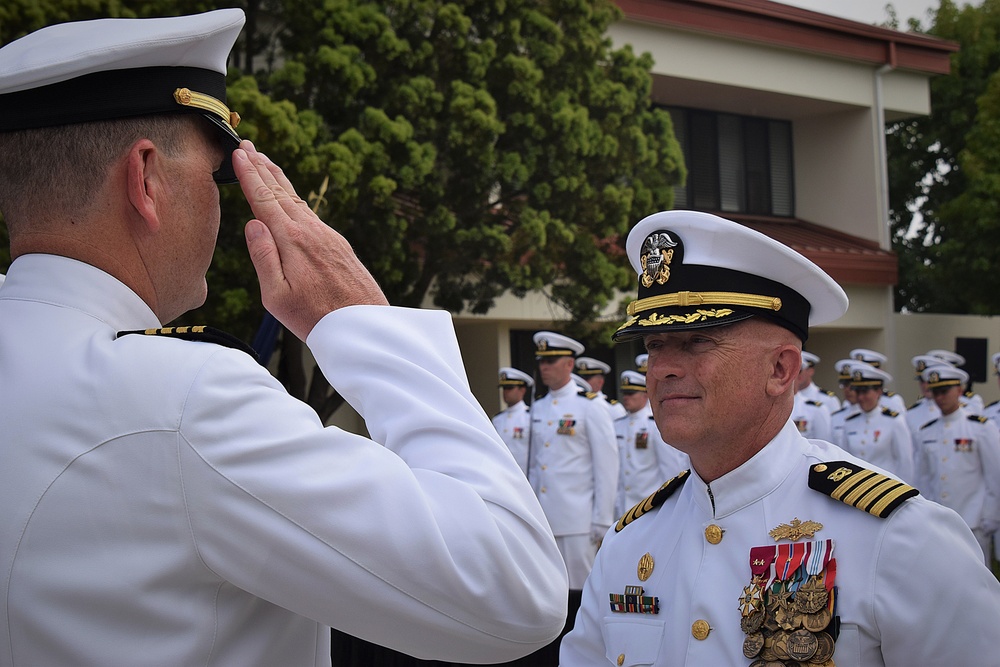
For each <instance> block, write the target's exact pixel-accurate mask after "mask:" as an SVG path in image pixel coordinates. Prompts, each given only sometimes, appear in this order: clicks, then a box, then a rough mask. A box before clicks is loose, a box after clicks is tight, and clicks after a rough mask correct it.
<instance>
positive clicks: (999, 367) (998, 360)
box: [0, 276, 1000, 375]
mask: <svg viewBox="0 0 1000 667" xmlns="http://www.w3.org/2000/svg"><path fill="white" fill-rule="evenodd" d="M2 284H3V277H2V276H0V285H2ZM992 359H993V368H995V369H996V371H997V375H1000V352H997V353H996V354H994V355H993V357H992Z"/></svg>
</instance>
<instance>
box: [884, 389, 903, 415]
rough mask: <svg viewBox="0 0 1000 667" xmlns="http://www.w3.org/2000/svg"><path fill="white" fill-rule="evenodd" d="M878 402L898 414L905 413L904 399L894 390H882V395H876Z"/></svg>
mask: <svg viewBox="0 0 1000 667" xmlns="http://www.w3.org/2000/svg"><path fill="white" fill-rule="evenodd" d="M878 404H879V405H881V406H882V407H883V408H888V409H889V410H892V411H893V412H896V413H899V414H900V415H905V414H906V401H904V400H903V397H902V396H900V395H899V394H897V393H896V392H894V391H884V392H882V395H881V396H879V397H878Z"/></svg>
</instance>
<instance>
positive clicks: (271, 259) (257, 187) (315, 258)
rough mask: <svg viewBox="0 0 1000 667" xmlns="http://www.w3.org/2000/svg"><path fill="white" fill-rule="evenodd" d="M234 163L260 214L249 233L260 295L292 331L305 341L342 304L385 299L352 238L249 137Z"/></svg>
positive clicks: (359, 303)
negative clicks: (321, 215) (303, 195)
mask: <svg viewBox="0 0 1000 667" xmlns="http://www.w3.org/2000/svg"><path fill="white" fill-rule="evenodd" d="M233 166H234V167H235V169H236V175H237V176H238V177H239V180H240V187H241V188H242V189H243V194H244V195H245V196H246V198H247V201H248V202H249V203H250V207H251V208H252V209H253V213H254V215H255V216H256V218H257V219H256V220H251V221H249V222H248V223H247V227H246V236H247V249H248V250H249V251H250V258H251V260H252V261H253V264H254V268H255V269H256V271H257V277H258V280H259V281H260V294H261V301H262V302H263V304H264V307H265V308H267V309H268V311H270V312H271V314H272V315H274V316H275V317H276V318H278V320H279V321H280V322H281V323H282V324H284V325H285V326H286V327H288V329H289V330H290V331H291V332H292V333H293V334H295V335H296V336H298V337H299V338H301V339H302V340H305V338H306V337H307V336H308V335H309V332H310V331H311V330H312V327H313V326H314V325H315V324H316V322H318V321H319V320H320V319H321V318H322V317H323V316H324V315H326V314H327V313H329V312H331V311H333V310H336V309H338V308H343V307H345V306H351V305H361V304H369V305H385V304H386V303H387V302H386V299H385V295H384V294H382V291H381V290H380V289H379V287H378V283H376V282H375V279H374V278H372V276H371V274H370V273H369V272H368V269H366V268H365V266H364V265H363V264H362V263H361V262H360V260H358V258H357V256H356V255H355V254H354V251H353V250H352V248H351V246H350V244H349V243H348V242H347V240H346V239H345V238H344V237H343V236H341V235H340V234H339V233H338V232H337V231H336V230H334V229H333V228H331V227H329V226H327V225H326V224H325V223H324V222H323V221H322V220H320V219H319V218H318V217H317V216H316V214H315V213H313V211H312V210H311V209H310V208H309V206H308V205H307V204H306V203H305V202H304V201H302V199H301V198H299V196H298V195H296V194H295V189H294V188H293V187H292V184H291V183H290V182H289V181H288V178H287V177H286V176H285V174H284V172H282V170H281V169H280V168H278V166H277V165H275V164H274V163H273V162H271V161H270V160H269V159H268V158H267V157H266V156H265V155H263V154H262V153H259V152H257V150H256V149H255V148H254V147H253V144H251V143H250V142H249V141H244V142H242V143H241V144H240V148H238V149H236V151H234V153H233Z"/></svg>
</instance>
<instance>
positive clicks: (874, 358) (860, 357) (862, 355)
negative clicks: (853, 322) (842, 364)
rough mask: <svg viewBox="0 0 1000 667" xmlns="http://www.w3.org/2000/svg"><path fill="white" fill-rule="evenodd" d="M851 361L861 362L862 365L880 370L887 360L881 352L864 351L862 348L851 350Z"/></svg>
mask: <svg viewBox="0 0 1000 667" xmlns="http://www.w3.org/2000/svg"><path fill="white" fill-rule="evenodd" d="M848 356H850V357H851V359H854V360H855V361H863V362H864V363H866V364H868V365H870V366H874V367H875V368H880V367H881V366H882V364H884V363H885V362H886V361H887V360H888V359H889V358H888V357H887V356H885V355H884V354H882V353H881V352H876V351H875V350H866V349H865V348H863V347H859V348H856V349H853V350H851V353H850V355H848Z"/></svg>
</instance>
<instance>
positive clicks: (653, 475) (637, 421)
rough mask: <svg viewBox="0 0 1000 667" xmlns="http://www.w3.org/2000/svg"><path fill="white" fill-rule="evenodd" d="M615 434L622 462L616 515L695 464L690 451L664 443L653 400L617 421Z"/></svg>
mask: <svg viewBox="0 0 1000 667" xmlns="http://www.w3.org/2000/svg"><path fill="white" fill-rule="evenodd" d="M615 435H616V436H617V438H618V463H619V466H618V495H617V499H616V500H615V516H616V517H620V516H621V515H622V514H624V513H625V510H627V509H629V508H631V507H632V506H633V505H635V504H636V503H637V502H639V501H640V500H642V499H643V498H645V497H646V496H648V495H649V494H651V493H652V492H653V491H656V490H657V489H658V488H660V485H661V484H663V483H664V482H666V481H667V480H668V479H670V478H671V477H674V476H675V475H677V473H679V472H681V471H682V470H687V469H688V468H690V467H691V460H690V459H689V458H688V456H687V454H685V453H684V452H681V451H678V450H676V449H674V448H673V447H671V446H670V445H668V444H667V443H665V442H663V438H662V437H661V436H660V431H659V429H658V428H656V422H655V421H653V411H652V409H651V408H650V407H649V403H646V405H644V406H643V407H642V408H641V409H640V410H636V411H635V412H629V413H628V414H627V415H626V416H625V417H622V418H621V419H618V420H617V421H615Z"/></svg>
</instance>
